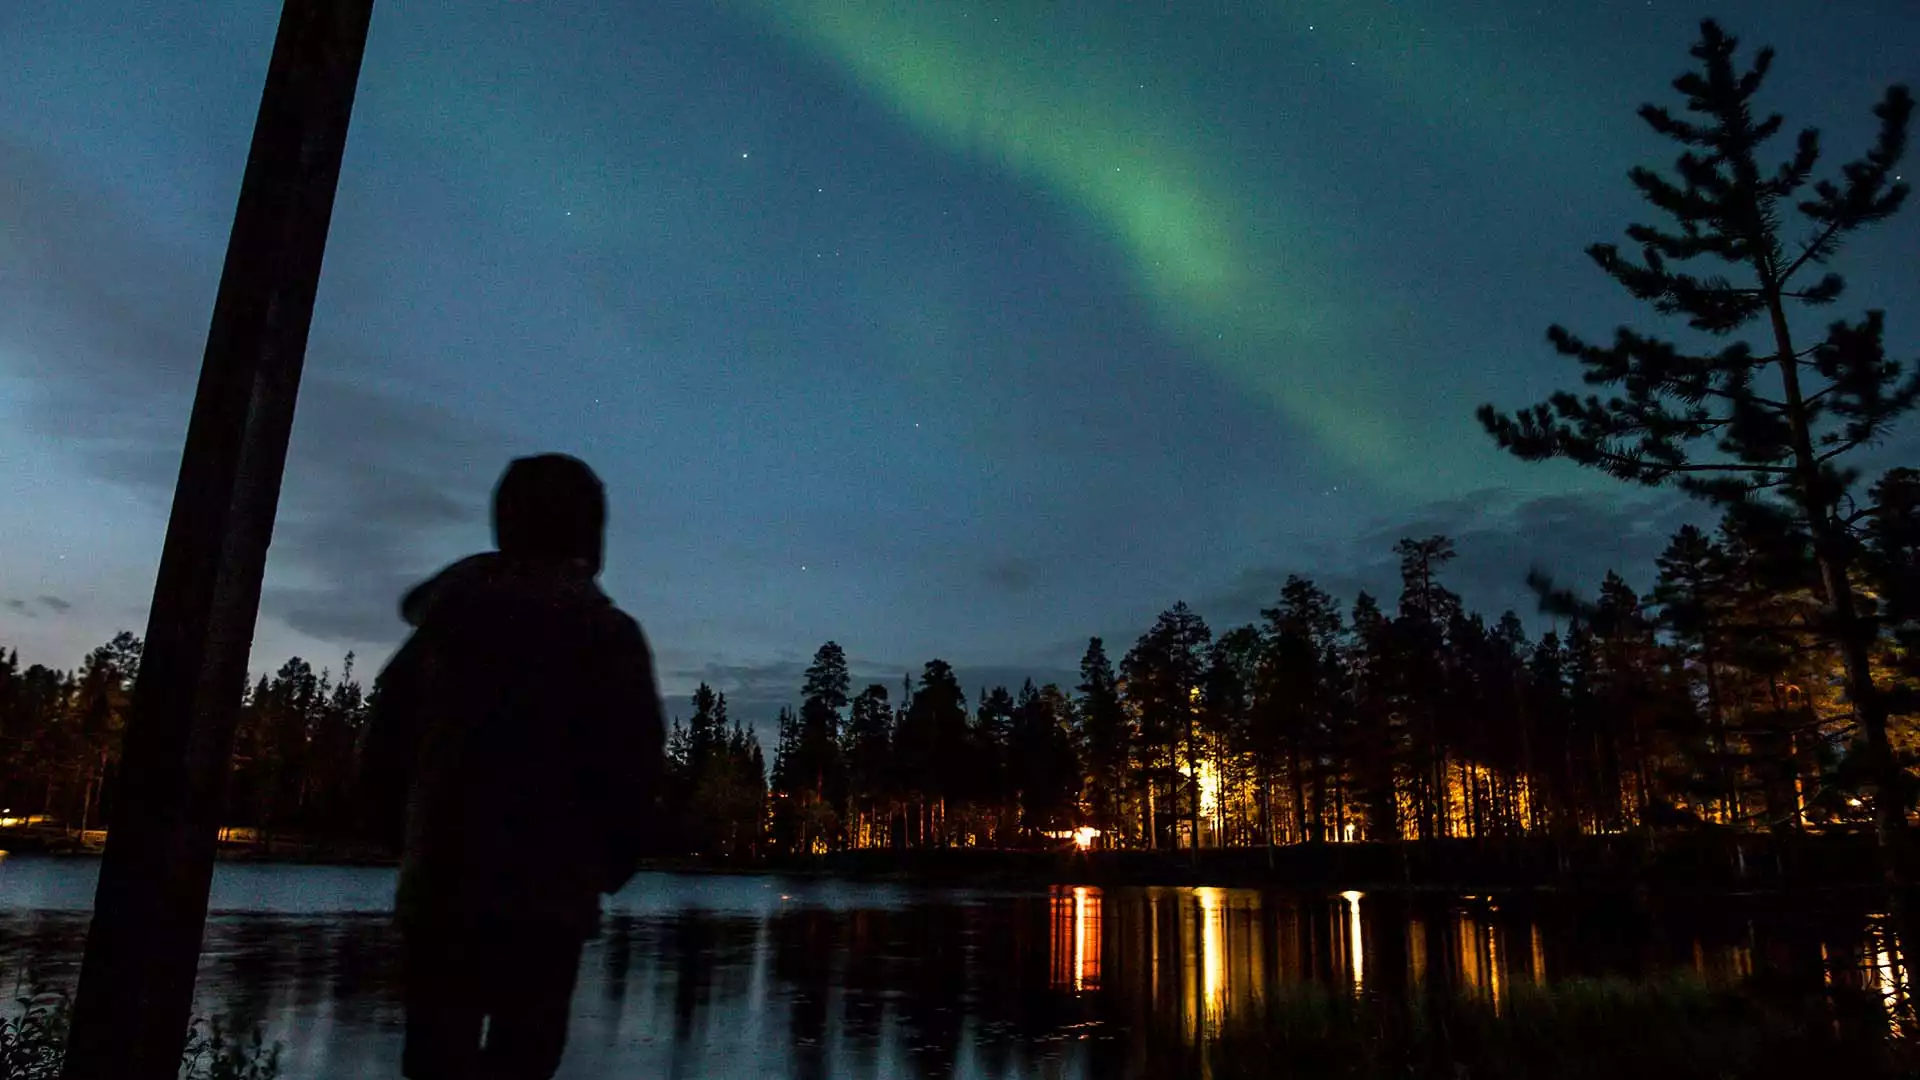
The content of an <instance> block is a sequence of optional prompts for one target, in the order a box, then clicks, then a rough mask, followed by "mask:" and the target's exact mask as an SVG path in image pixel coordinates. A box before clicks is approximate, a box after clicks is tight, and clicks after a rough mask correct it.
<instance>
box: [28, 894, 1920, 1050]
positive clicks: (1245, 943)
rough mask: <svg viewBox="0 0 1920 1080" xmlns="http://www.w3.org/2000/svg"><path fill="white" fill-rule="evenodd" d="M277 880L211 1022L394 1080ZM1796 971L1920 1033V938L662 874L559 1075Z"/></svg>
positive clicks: (376, 922)
mask: <svg viewBox="0 0 1920 1080" xmlns="http://www.w3.org/2000/svg"><path fill="white" fill-rule="evenodd" d="M63 872H70V871H63ZM284 872H285V873H286V874H288V875H290V879H289V880H287V881H279V882H274V883H273V888H274V895H276V896H293V895H302V896H306V897H309V898H310V900H311V904H310V907H309V909H308V910H288V907H287V905H285V904H280V905H278V906H276V908H275V911H274V913H272V914H265V915H260V914H241V913H228V914H222V915H219V916H216V917H215V918H214V919H213V920H212V922H211V924H210V926H209V930H208V935H207V943H206V949H205V955H204V959H203V964H202V981H201V991H200V992H201V1001H200V1003H199V1005H198V1008H199V1009H200V1010H201V1011H203V1012H211V1011H220V1012H226V1013H228V1014H231V1015H235V1016H237V1017H238V1018H240V1019H241V1020H242V1022H248V1021H251V1020H258V1021H260V1022H262V1023H264V1024H266V1025H267V1026H268V1029H269V1033H270V1035H271V1036H273V1037H276V1038H279V1039H282V1040H285V1042H286V1044H287V1048H288V1053H287V1057H286V1059H285V1065H286V1069H285V1072H284V1073H283V1075H284V1076H286V1077H288V1078H289V1080H296V1078H300V1077H329V1076H344V1075H373V1074H381V1073H390V1072H391V1068H390V1066H391V1064H392V1062H393V1061H394V1060H396V1055H397V1053H398V1039H399V1032H400V1027H399V1024H400V1013H399V1008H398V1001H397V995H396V994H395V983H394V976H395V962H394V961H395V955H396V952H397V949H396V945H397V943H396V942H395V941H394V939H393V935H392V933H391V931H390V929H389V927H388V923H387V920H386V919H385V917H384V916H381V915H378V914H368V913H360V912H356V911H354V910H351V909H352V908H354V907H357V906H359V900H358V899H354V900H352V902H351V903H347V904H343V905H341V907H344V908H347V909H348V910H340V909H338V908H329V906H328V898H329V896H330V893H329V889H330V885H329V882H328V879H327V878H326V874H327V872H326V871H314V870H293V869H288V870H286V871H284ZM300 875H307V876H306V877H305V878H303V879H301V880H293V879H292V878H294V877H298V876H300ZM10 884H11V881H10V880H9V879H6V878H0V980H7V982H6V985H7V986H9V987H10V986H11V985H12V981H11V980H14V979H16V978H25V977H28V976H29V974H30V975H31V977H33V978H36V979H40V980H43V981H48V982H52V983H55V984H60V983H65V982H70V981H71V979H72V977H73V975H74V973H75V972H76V970H77V963H78V958H79V955H80V950H81V946H82V944H83V938H84V932H85V916H84V914H82V913H78V912H49V911H41V910H33V909H30V908H23V907H21V906H19V905H20V901H19V900H18V899H17V898H18V897H21V896H28V895H49V894H48V893H46V892H45V891H40V892H34V891H30V890H29V891H15V890H12V889H10V888H7V887H6V886H8V885H10ZM364 886H365V882H358V883H356V884H354V885H353V887H352V889H350V890H348V891H349V892H351V893H352V895H353V896H354V897H359V896H360V894H361V892H364ZM8 904H13V905H14V906H13V907H12V909H11V910H8V909H7V908H6V905H8ZM1802 960H1804V968H1805V975H1806V976H1807V977H1809V978H1812V979H1814V980H1815V981H1816V982H1818V981H1821V980H1824V982H1825V983H1826V984H1827V985H1829V986H1831V987H1835V988H1840V989H1846V990H1848V991H1850V992H1854V993H1857V994H1859V995H1861V996H1862V997H1861V999H1862V1000H1865V1001H1878V1002H1880V1003H1881V1004H1882V1005H1883V1006H1884V1008H1885V1009H1886V1010H1887V1012H1888V1014H1889V1016H1891V1017H1893V1018H1894V1019H1895V1021H1896V1022H1897V1023H1898V1024H1900V1025H1901V1026H1902V1030H1908V1026H1907V1025H1909V1024H1910V1023H1911V1021H1910V1017H1909V1010H1910V1009H1911V999H1910V996H1909V994H1908V992H1907V988H1906V980H1905V976H1904V971H1905V965H1904V963H1903V960H1902V952H1901V942H1900V940H1899V937H1898V935H1897V934H1896V933H1895V929H1894V927H1893V926H1892V925H1891V924H1890V923H1889V922H1888V920H1886V919H1885V918H1883V917H1878V916H1875V915H1873V914H1871V913H1860V912H1856V913H1853V914H1845V913H1840V914H1835V915H1832V916H1831V917H1823V918H1818V919H1807V918H1804V917H1801V916H1797V915H1796V916H1794V917H1792V918H1789V917H1787V916H1786V915H1785V914H1783V913H1780V912H1777V911H1776V912H1769V911H1767V910H1765V909H1762V908H1754V909H1752V910H1738V911H1735V910H1715V911H1712V912H1703V913H1695V914H1691V915H1689V914H1684V913H1682V914H1672V913H1669V914H1668V915H1666V916H1663V917H1661V918H1658V919H1656V918H1654V917H1653V916H1652V915H1650V914H1648V913H1647V912H1645V911H1643V910H1641V909H1639V908H1636V907H1634V906H1633V905H1630V904H1627V903H1624V902H1605V901H1602V902H1596V903H1591V904H1586V905H1578V906H1576V905H1569V904H1567V903H1565V902H1547V901H1537V902H1532V903H1523V902H1519V901H1502V902H1499V903H1495V902H1493V901H1490V900H1488V899H1486V898H1459V897H1413V896H1406V895H1394V894H1385V893H1365V894H1363V893H1358V892H1347V893H1342V894H1339V895H1311V894H1297V893H1278V892H1259V891H1250V890H1237V889H1212V888H1200V889H1173V888H1161V889H1100V888H1094V887H1091V886H1075V885H1062V886H1059V887H1056V888H1053V889H1051V890H1049V891H1047V892H1045V893H1042V894H1037V895H988V894H980V893H965V892H963V893H951V892H935V891H922V890H913V889H904V888H897V889H896V888H859V889H855V888H849V887H844V886H835V885H830V884H819V883H815V884H805V885H803V884H800V883H794V882H781V881H777V880H774V879H767V878H749V877H735V878H707V877H697V876H688V877H667V876H656V877H651V878H649V879H647V880H644V881H642V882H640V883H638V884H637V885H636V888H635V890H634V891H633V892H631V893H630V894H626V895H623V896H622V897H621V898H620V899H619V901H618V902H617V903H616V904H615V905H614V906H613V910H612V911H611V912H610V914H609V915H608V917H607V919H606V922H605V927H604V933H603V935H602V937H601V938H600V939H599V940H597V941H596V942H594V943H593V944H592V946H591V947H590V949H589V951H588V955H587V958H586V960H585V963H584V966H583V972H582V979H581V993H580V995H579V997H578V999H577V1000H576V1003H575V1008H576V1012H575V1017H574V1025H573V1031H574V1038H573V1044H572V1046H571V1048H570V1049H569V1052H568V1058H567V1062H566V1065H565V1067H564V1068H563V1071H562V1076H564V1077H575V1078H584V1077H602V1076H629V1075H660V1076H667V1077H684V1078H693V1077H704V1076H769V1077H790V1078H795V1080H812V1078H820V1080H824V1078H827V1077H852V1078H858V1080H895V1078H907V1077H924V1078H933V1077H940V1078H960V1077H969V1078H970V1077H989V1076H990V1077H996V1078H999V1077H1008V1078H1023V1080H1024V1078H1029V1077H1032V1078H1039V1077H1046V1078H1060V1080H1082V1078H1092V1077H1100V1078H1107V1077H1117V1078H1123V1080H1129V1078H1134V1077H1140V1078H1145V1077H1171V1078H1176V1080H1177V1078H1182V1077H1203V1078H1204V1077H1210V1076H1212V1075H1213V1074H1214V1072H1215V1070H1216V1068H1217V1067H1218V1066H1219V1064H1220V1062H1219V1061H1218V1060H1217V1058H1216V1055H1215V1051H1214V1050H1213V1043H1214V1040H1215V1038H1216V1037H1217V1036H1218V1035H1219V1034H1220V1033H1221V1032H1222V1031H1225V1030H1230V1029H1231V1028H1233V1027H1234V1026H1235V1025H1237V1024H1240V1023H1243V1022H1246V1021H1250V1020H1254V1019H1256V1018H1258V1017H1260V1016H1261V1015H1262V1011H1263V1010H1264V1009H1265V1008H1266V1007H1267V1006H1268V1005H1269V1004H1270V1003H1271V1002H1272V1001H1273V1000H1275V999H1276V997H1277V996H1279V995H1283V994H1285V993H1287V992H1288V991H1289V988H1292V987H1297V986H1299V985H1301V984H1308V983H1311V984H1317V985H1319V986H1321V987H1324V988H1326V989H1327V990H1329V991H1332V992H1335V993H1350V994H1365V995H1369V996H1375V995H1398V994H1413V993H1419V994H1460V995H1467V996H1470V997H1475V998H1478V999H1480V1000H1483V1001H1486V1002H1487V1003H1488V1004H1489V1005H1490V1006H1491V1007H1492V1008H1494V1009H1496V1010H1500V1011H1502V1012H1506V1011H1509V1010H1510V1009H1511V1008H1512V1007H1513V1002H1514V999H1515V996H1516V995H1518V994H1522V993H1524V992H1525V990H1526V988H1528V987H1531V986H1536V985H1541V984H1546V983H1551V982H1554V981H1558V980H1564V979H1568V978H1573V977H1583V976H1595V975H1604V974H1625V975H1630V976H1636V977H1638V976H1649V977H1650V976H1659V975H1662V974H1663V973H1679V974H1683V975H1686V976H1688V977H1690V978H1695V979H1699V980H1702V981H1705V982H1708V983H1726V982H1730V981H1735V980H1740V979H1744V978H1747V977H1749V976H1751V975H1753V974H1754V973H1755V972H1756V971H1791V970H1797V969H1796V965H1799V964H1801V962H1802Z"/></svg>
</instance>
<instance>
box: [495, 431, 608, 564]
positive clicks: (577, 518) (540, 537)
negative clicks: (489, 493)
mask: <svg viewBox="0 0 1920 1080" xmlns="http://www.w3.org/2000/svg"><path fill="white" fill-rule="evenodd" d="M606 531H607V490H606V488H605V487H604V486H603V485H602V484H601V483H600V478H599V477H597V476H595V475H594V474H593V470H592V469H590V468H588V467H587V465H586V462H583V461H581V460H580V459H579V458H576V457H570V456H568V455H566V454H540V455H537V456H535V457H523V458H518V459H516V460H515V461H514V462H513V463H512V464H510V465H508V466H507V471H506V472H505V473H504V474H502V475H501V477H500V484H499V486H497V487H495V488H494V489H493V543H494V546H495V547H498V548H499V549H500V553H501V554H503V555H516V556H531V557H536V558H552V559H575V560H579V561H581V562H583V563H585V564H587V565H588V566H590V567H591V568H592V570H593V572H594V573H595V574H598V573H599V572H600V567H601V562H602V559H603V557H604V554H605V549H606Z"/></svg>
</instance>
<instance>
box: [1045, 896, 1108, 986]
mask: <svg viewBox="0 0 1920 1080" xmlns="http://www.w3.org/2000/svg"><path fill="white" fill-rule="evenodd" d="M1051 907H1052V929H1051V931H1050V933H1049V942H1048V944H1049V949H1050V951H1051V953H1052V965H1051V966H1052V975H1051V981H1052V983H1053V986H1054V988H1055V989H1059V990H1072V991H1073V992H1074V993H1081V992H1084V991H1087V990H1097V989H1099V988H1100V951H1101V943H1102V937H1103V935H1102V934H1101V917H1100V916H1101V910H1100V909H1101V896H1100V890H1099V889H1092V888H1087V887H1086V886H1074V887H1073V888H1071V889H1064V888H1061V887H1059V886H1055V887H1054V889H1053V895H1052V899H1051Z"/></svg>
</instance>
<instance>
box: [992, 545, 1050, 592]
mask: <svg viewBox="0 0 1920 1080" xmlns="http://www.w3.org/2000/svg"><path fill="white" fill-rule="evenodd" d="M980 576H981V578H983V579H984V580H985V581H986V583H987V584H988V585H991V586H993V587H994V588H995V589H998V590H1000V591H1001V592H1005V593H1013V594H1015V595H1020V594H1024V593H1029V592H1032V591H1033V590H1034V589H1035V588H1036V587H1037V586H1039V585H1040V583H1041V580H1042V578H1043V576H1044V574H1043V572H1042V568H1041V566H1040V564H1039V563H1038V562H1036V561H1035V560H1033V559H1027V558H1022V557H1020V556H1017V555H1014V556H1008V557H1006V558H1001V559H994V560H993V561H991V562H989V563H987V564H986V565H985V566H983V567H981V569H980Z"/></svg>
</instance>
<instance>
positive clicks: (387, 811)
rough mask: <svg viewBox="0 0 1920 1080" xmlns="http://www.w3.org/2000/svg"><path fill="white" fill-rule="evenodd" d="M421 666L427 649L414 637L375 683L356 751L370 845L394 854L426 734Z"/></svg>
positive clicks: (402, 840)
mask: <svg viewBox="0 0 1920 1080" xmlns="http://www.w3.org/2000/svg"><path fill="white" fill-rule="evenodd" d="M426 666H427V665H426V646H425V644H424V643H423V642H422V635H421V634H420V633H418V632H415V633H414V634H413V635H411V636H410V637H408V638H407V640H406V642H405V643H404V644H402V645H401V646H400V650H399V651H398V652H396V653H394V654H393V659H391V660H389V661H387V666H386V668H385V669H384V670H382V671H381V672H380V675H379V677H378V678H377V679H376V680H375V681H374V687H375V693H374V698H373V705H372V708H371V709H370V710H369V713H368V716H367V730H366V734H365V736H364V737H363V738H364V742H363V743H362V745H361V748H360V775H361V785H362V788H363V793H364V796H365V803H364V806H365V813H366V816H367V820H366V822H365V825H366V827H367V829H368V831H369V832H370V833H371V834H372V836H373V837H374V838H375V839H377V840H378V841H379V842H380V843H382V844H385V845H386V846H387V847H389V848H391V849H393V850H396V851H397V850H399V849H400V847H401V846H402V845H403V844H404V843H405V839H406V827H407V798H408V794H409V792H410V790H411V789H412V785H413V771H414V764H415V762H416V761H418V759H419V756H420V740H421V737H422V735H423V734H424V732H425V730H426V709H425V708H424V696H425V686H424V683H425V681H426Z"/></svg>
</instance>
